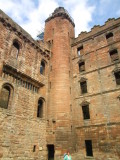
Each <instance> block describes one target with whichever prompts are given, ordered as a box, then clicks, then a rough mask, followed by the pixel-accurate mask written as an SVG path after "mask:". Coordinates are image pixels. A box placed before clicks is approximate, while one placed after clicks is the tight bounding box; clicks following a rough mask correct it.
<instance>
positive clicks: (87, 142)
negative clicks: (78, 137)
mask: <svg viewBox="0 0 120 160" xmlns="http://www.w3.org/2000/svg"><path fill="white" fill-rule="evenodd" d="M85 147H86V156H91V157H93V150H92V141H91V140H85Z"/></svg>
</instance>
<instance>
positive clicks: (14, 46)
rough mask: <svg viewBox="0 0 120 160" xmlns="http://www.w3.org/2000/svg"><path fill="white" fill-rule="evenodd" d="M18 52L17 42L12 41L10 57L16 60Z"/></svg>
mask: <svg viewBox="0 0 120 160" xmlns="http://www.w3.org/2000/svg"><path fill="white" fill-rule="evenodd" d="M19 50H20V45H19V43H18V42H17V41H14V42H13V46H12V51H11V55H12V56H13V57H14V58H16V59H17V58H18V55H19Z"/></svg>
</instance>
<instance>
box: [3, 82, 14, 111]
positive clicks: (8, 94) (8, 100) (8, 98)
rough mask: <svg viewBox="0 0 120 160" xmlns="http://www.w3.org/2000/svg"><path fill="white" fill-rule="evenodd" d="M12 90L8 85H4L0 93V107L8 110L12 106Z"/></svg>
mask: <svg viewBox="0 0 120 160" xmlns="http://www.w3.org/2000/svg"><path fill="white" fill-rule="evenodd" d="M13 92H14V88H13V86H12V85H11V84H9V83H4V84H3V85H2V88H1V91H0V107H1V108H5V109H7V108H9V107H10V106H11V104H12V99H13Z"/></svg>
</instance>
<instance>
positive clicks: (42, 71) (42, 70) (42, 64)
mask: <svg viewBox="0 0 120 160" xmlns="http://www.w3.org/2000/svg"><path fill="white" fill-rule="evenodd" d="M40 73H41V74H43V75H45V62H43V61H42V62H41V65H40Z"/></svg>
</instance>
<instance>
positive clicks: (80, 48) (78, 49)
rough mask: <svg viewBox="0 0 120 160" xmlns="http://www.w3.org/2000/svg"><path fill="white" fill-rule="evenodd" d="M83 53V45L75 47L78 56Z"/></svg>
mask: <svg viewBox="0 0 120 160" xmlns="http://www.w3.org/2000/svg"><path fill="white" fill-rule="evenodd" d="M82 53H83V46H81V47H78V48H77V54H78V56H80V55H81V54H82Z"/></svg>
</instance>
